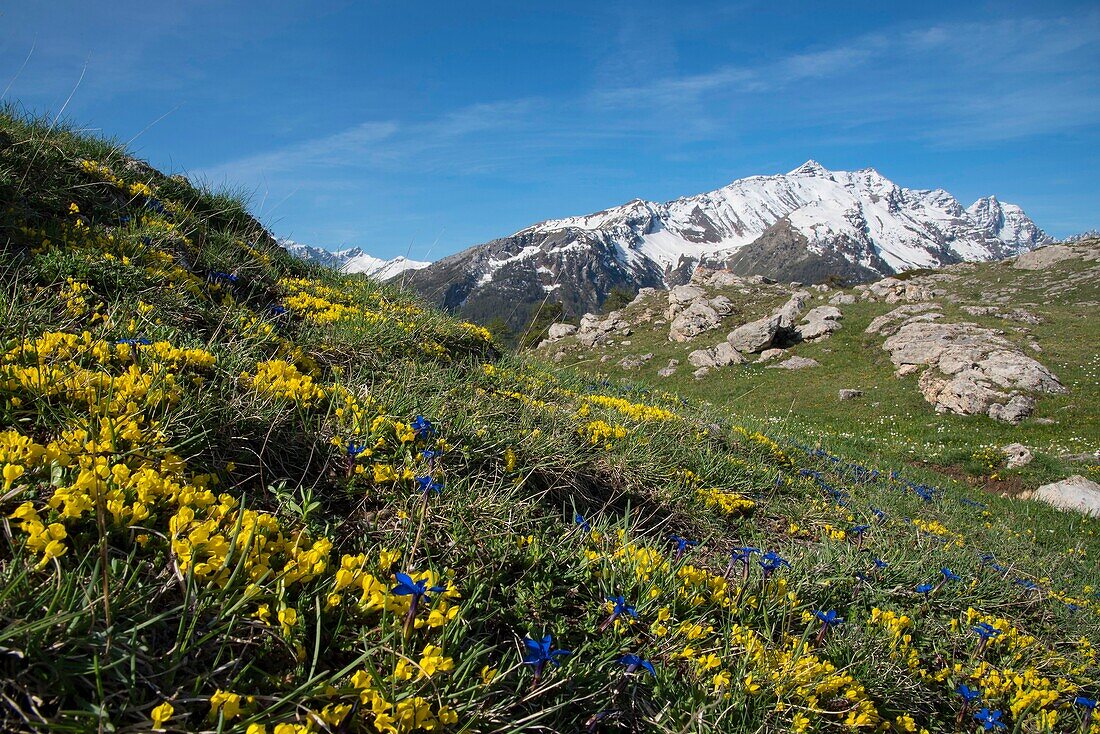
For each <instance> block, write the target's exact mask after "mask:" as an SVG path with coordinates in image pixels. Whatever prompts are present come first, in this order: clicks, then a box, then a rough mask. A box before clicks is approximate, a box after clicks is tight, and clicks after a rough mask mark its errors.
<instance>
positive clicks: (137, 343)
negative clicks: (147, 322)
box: [115, 337, 153, 347]
mask: <svg viewBox="0 0 1100 734" xmlns="http://www.w3.org/2000/svg"><path fill="white" fill-rule="evenodd" d="M152 343H153V342H151V341H149V340H148V339H146V338H144V337H138V338H137V339H119V340H118V341H116V342H115V344H129V345H130V346H131V347H143V346H148V345H149V344H152Z"/></svg>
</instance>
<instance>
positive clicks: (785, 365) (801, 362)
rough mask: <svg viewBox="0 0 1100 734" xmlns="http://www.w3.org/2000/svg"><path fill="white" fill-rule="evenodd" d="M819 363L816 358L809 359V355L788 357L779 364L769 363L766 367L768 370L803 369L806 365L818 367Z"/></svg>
mask: <svg viewBox="0 0 1100 734" xmlns="http://www.w3.org/2000/svg"><path fill="white" fill-rule="evenodd" d="M820 366H821V363H820V362H818V361H817V360H816V359H810V358H809V357H791V358H790V359H786V360H783V361H782V362H780V363H779V364H769V365H768V366H767V369H769V370H775V369H779V370H804V369H806V368H807V367H820Z"/></svg>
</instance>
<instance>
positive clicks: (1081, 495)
mask: <svg viewBox="0 0 1100 734" xmlns="http://www.w3.org/2000/svg"><path fill="white" fill-rule="evenodd" d="M1043 249H1046V248H1043ZM1035 499H1037V500H1042V501H1043V502H1046V503H1047V504H1049V505H1053V506H1054V507H1057V508H1058V509H1059V510H1076V511H1077V512H1081V513H1084V514H1085V515H1091V516H1093V517H1100V484H1097V483H1096V482H1093V481H1091V480H1089V479H1086V478H1085V477H1083V476H1081V475H1079V474H1075V475H1073V476H1072V477H1069V478H1068V479H1063V480H1062V481H1060V482H1053V483H1051V484H1044V485H1043V486H1042V487H1039V489H1037V490H1036V491H1035Z"/></svg>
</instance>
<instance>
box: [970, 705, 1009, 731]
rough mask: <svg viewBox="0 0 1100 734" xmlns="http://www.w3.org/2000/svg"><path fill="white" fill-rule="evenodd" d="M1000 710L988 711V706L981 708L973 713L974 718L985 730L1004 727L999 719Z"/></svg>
mask: <svg viewBox="0 0 1100 734" xmlns="http://www.w3.org/2000/svg"><path fill="white" fill-rule="evenodd" d="M1001 716H1002V714H1001V712H1000V711H990V710H989V709H988V708H983V709H982V710H981V711H979V712H978V713H976V714H974V718H975V719H977V720H978V722H979V723H980V724H981V725H982V727H983V728H984V729H985V730H986V731H990V730H993V729H1005V728H1007V727H1005V725H1004V722H1002V721H1001Z"/></svg>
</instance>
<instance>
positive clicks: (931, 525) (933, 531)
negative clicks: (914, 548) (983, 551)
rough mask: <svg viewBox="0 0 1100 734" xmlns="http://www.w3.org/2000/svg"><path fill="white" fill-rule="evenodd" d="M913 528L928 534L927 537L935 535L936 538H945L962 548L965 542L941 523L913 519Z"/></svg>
mask: <svg viewBox="0 0 1100 734" xmlns="http://www.w3.org/2000/svg"><path fill="white" fill-rule="evenodd" d="M913 527H915V528H917V529H918V530H920V531H921V532H922V533H928V534H929V535H935V536H936V537H938V538H945V539H947V540H950V541H953V542H954V544H955V545H957V546H958V547H960V548H962V547H963V545H964V542H965V538H963V536H962V535H960V534H958V533H953V532H951V531H950V530H949V529H948V528H947V527H946V526H945V525H944V524H943V523H941V522H940V521H939V520H922V519H921V518H919V517H918V518H914V519H913Z"/></svg>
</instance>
